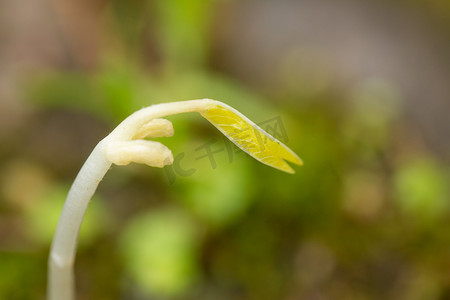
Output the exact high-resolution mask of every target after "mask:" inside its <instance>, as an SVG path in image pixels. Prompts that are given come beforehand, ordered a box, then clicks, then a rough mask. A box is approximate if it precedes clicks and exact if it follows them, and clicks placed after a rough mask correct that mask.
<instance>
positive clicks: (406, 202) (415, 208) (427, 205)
mask: <svg viewBox="0 0 450 300" xmlns="http://www.w3.org/2000/svg"><path fill="white" fill-rule="evenodd" d="M448 182H449V179H448V178H447V177H446V174H445V173H444V172H443V171H442V170H441V169H440V167H439V165H437V163H436V162H435V161H434V160H433V159H432V158H427V157H422V158H418V159H415V160H413V161H411V162H409V163H407V164H405V165H403V166H401V167H400V168H399V169H398V170H397V171H396V174H395V177H394V185H395V192H396V198H395V199H396V200H397V202H398V204H399V206H400V207H401V208H402V209H403V210H404V211H405V212H406V213H408V214H411V216H413V217H418V218H419V219H425V220H433V219H438V218H439V217H441V216H443V215H445V214H446V213H447V212H448V208H449V204H450V203H449V199H450V198H449V195H448V188H449V186H448Z"/></svg>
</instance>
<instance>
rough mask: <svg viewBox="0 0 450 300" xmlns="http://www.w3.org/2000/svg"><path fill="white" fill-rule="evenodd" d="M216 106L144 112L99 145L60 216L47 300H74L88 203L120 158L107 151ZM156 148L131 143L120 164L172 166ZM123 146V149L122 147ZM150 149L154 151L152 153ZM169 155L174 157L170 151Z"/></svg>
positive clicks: (201, 103)
mask: <svg viewBox="0 0 450 300" xmlns="http://www.w3.org/2000/svg"><path fill="white" fill-rule="evenodd" d="M214 103H217V102H216V101H214V100H209V99H203V100H189V101H181V102H172V103H162V104H158V105H153V106H150V107H147V108H144V109H141V110H139V111H137V112H135V113H134V114H132V115H131V116H129V117H128V118H126V119H125V120H124V121H123V122H122V123H120V124H119V126H117V128H116V129H114V130H113V131H112V132H111V133H110V134H109V135H108V136H107V137H106V138H104V139H103V140H102V141H100V142H99V143H98V145H97V146H96V147H95V148H94V150H93V151H92V153H91V155H90V156H89V157H88V159H87V160H86V162H85V163H84V165H83V167H82V168H81V170H80V172H79V173H78V175H77V177H76V178H75V181H74V182H73V184H72V187H71V188H70V191H69V194H68V195H67V198H66V202H65V204H64V207H63V210H62V212H61V216H60V219H59V222H58V226H57V228H56V233H55V236H54V238H53V242H52V246H51V251H50V257H49V274H48V291H47V292H48V294H47V299H49V300H73V299H74V298H75V292H74V290H75V288H74V276H73V264H74V260H75V253H76V247H77V239H78V233H79V230H80V227H81V223H82V221H83V217H84V214H85V212H86V209H87V206H88V204H89V201H90V199H91V198H92V195H93V194H94V192H95V190H96V189H97V186H98V184H99V183H100V181H101V180H102V178H103V176H104V175H105V174H106V172H107V171H108V169H109V168H110V167H111V164H112V161H111V157H113V156H114V155H117V154H114V153H113V154H111V153H109V152H111V151H109V152H108V147H114V146H115V145H118V144H119V143H120V142H127V141H133V139H135V138H136V137H137V136H138V135H139V133H140V129H141V128H142V127H143V126H144V125H146V124H148V123H149V122H150V121H152V120H154V119H156V118H161V117H165V116H168V115H173V114H178V113H183V112H193V111H199V112H200V111H202V110H204V109H207V108H208V107H209V106H210V105H212V104H214ZM118 142H119V143H118ZM143 142H145V141H143ZM156 144H159V143H156V142H149V144H146V145H147V146H143V145H142V143H130V146H129V147H130V150H129V151H127V149H125V150H124V149H121V151H120V152H119V153H120V154H121V155H123V153H125V154H126V156H127V157H126V159H125V161H126V162H125V163H121V164H126V163H128V162H131V161H136V162H143V161H144V162H145V163H148V164H150V165H153V166H163V165H164V164H168V163H171V162H172V161H171V160H167V153H166V152H167V151H166V152H165V150H164V149H162V148H161V147H155V145H156ZM120 145H121V146H123V143H120ZM160 146H162V145H160ZM149 147H150V148H152V149H151V150H152V151H150V152H149V151H148V150H149ZM162 147H163V146H162ZM153 148H154V149H153ZM148 153H151V154H152V155H155V159H153V160H152V159H150V160H147V159H143V156H145V154H148ZM108 154H109V155H108ZM169 154H170V155H171V153H170V150H169ZM164 159H165V160H164ZM163 160H164V161H163ZM119 161H121V160H120V159H119Z"/></svg>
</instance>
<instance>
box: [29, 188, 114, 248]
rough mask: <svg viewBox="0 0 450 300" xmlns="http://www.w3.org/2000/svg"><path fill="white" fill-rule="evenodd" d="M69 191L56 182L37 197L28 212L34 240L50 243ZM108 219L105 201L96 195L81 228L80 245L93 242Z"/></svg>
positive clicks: (103, 228)
mask: <svg viewBox="0 0 450 300" xmlns="http://www.w3.org/2000/svg"><path fill="white" fill-rule="evenodd" d="M68 191H69V188H68V187H67V186H65V185H60V184H54V185H53V186H52V187H51V189H50V190H49V191H47V193H46V194H44V195H43V198H41V199H35V204H34V205H33V206H32V207H30V208H29V209H28V211H27V212H26V218H27V223H28V226H27V228H28V233H29V235H30V237H31V238H32V239H33V240H35V241H37V242H39V243H41V244H43V245H50V243H51V241H52V238H53V234H54V233H55V229H56V224H57V223H58V219H59V215H60V214H61V210H62V207H63V205H64V200H65V199H66V196H67V193H68ZM108 219H109V216H108V213H107V209H106V208H105V207H104V206H103V202H101V201H99V196H94V198H93V199H92V200H91V202H90V204H89V207H88V210H87V212H86V215H85V216H84V220H83V224H82V226H81V229H80V236H79V245H80V246H81V247H83V246H85V245H86V244H89V243H91V242H92V241H93V239H95V238H96V237H97V236H98V235H99V234H100V233H102V231H104V230H105V229H106V228H107V224H108Z"/></svg>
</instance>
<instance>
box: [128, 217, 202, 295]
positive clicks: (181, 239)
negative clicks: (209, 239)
mask: <svg viewBox="0 0 450 300" xmlns="http://www.w3.org/2000/svg"><path fill="white" fill-rule="evenodd" d="M197 243H198V241H197V234H196V230H195V227H194V224H193V223H192V221H190V220H189V219H188V218H187V217H186V216H185V215H183V214H182V213H181V212H180V211H177V210H174V209H172V208H165V209H159V210H157V211H155V212H148V213H145V214H143V215H141V216H138V217H135V218H133V220H132V222H131V223H130V224H129V225H128V226H127V227H126V228H125V230H124V232H123V234H122V237H121V249H122V252H123V255H124V258H125V267H126V268H127V270H128V272H129V274H130V275H131V276H132V278H133V280H134V281H135V282H136V284H137V285H138V287H139V288H140V289H141V290H142V291H144V292H145V293H146V294H157V295H174V294H178V293H182V292H184V291H185V290H186V289H187V288H189V287H190V286H191V285H192V284H193V283H194V282H195V281H196V279H197V277H198V270H197V247H198V246H197Z"/></svg>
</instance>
